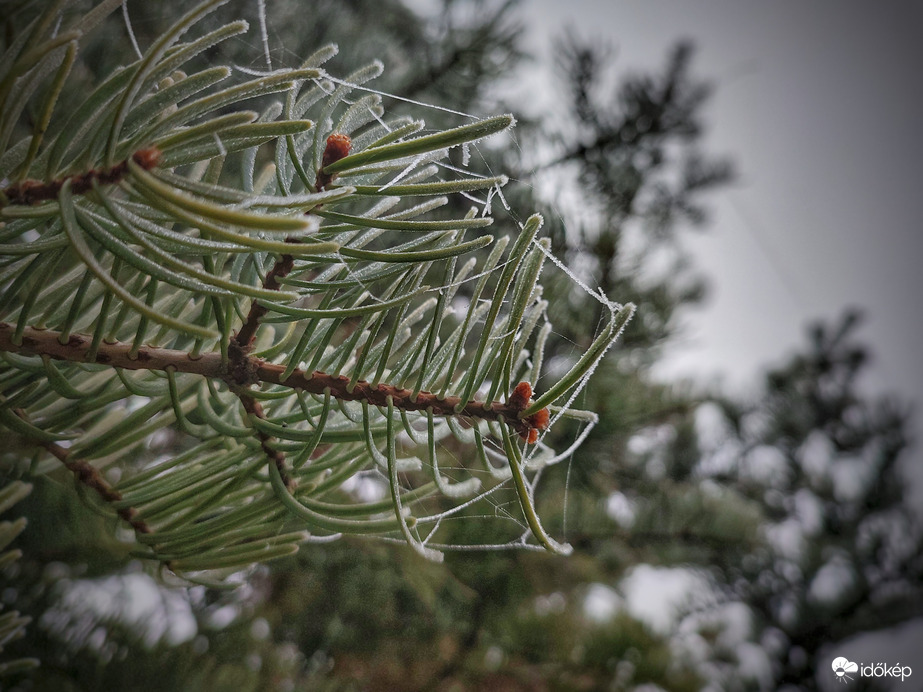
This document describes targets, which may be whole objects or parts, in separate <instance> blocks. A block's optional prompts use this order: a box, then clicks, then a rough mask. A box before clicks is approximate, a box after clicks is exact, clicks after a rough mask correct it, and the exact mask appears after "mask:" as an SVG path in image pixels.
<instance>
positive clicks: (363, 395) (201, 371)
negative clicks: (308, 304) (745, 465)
mask: <svg viewBox="0 0 923 692" xmlns="http://www.w3.org/2000/svg"><path fill="white" fill-rule="evenodd" d="M14 333H15V327H13V326H12V325H9V324H6V323H2V322H0V351H8V352H11V353H21V354H25V355H47V356H49V357H51V358H54V359H56V360H64V361H70V362H75V363H85V362H93V363H101V364H104V365H109V366H111V367H114V368H123V369H126V370H160V371H162V370H166V369H167V368H168V367H172V368H174V369H175V370H176V371H177V372H182V373H190V374H195V375H201V376H203V377H210V378H213V379H220V380H224V381H225V382H228V383H229V384H231V385H232V386H235V387H238V388H241V387H244V386H247V385H251V384H258V383H260V382H266V383H269V384H277V385H281V386H285V387H291V388H293V389H301V390H303V391H305V392H307V393H309V394H323V393H324V392H325V390H327V389H329V390H330V394H331V396H333V397H334V398H337V399H340V400H342V401H367V402H369V403H370V404H372V405H374V406H386V405H387V398H388V397H389V396H390V397H392V399H393V402H394V407H395V408H397V409H398V410H403V411H425V410H427V409H432V411H433V414H434V415H436V416H441V417H448V416H460V417H467V418H473V419H480V420H488V421H497V422H503V423H505V424H506V425H508V426H509V427H510V428H512V429H513V430H515V431H516V432H517V433H519V434H520V435H521V436H522V437H523V438H524V439H526V440H528V441H530V442H534V436H533V431H536V432H535V434H536V435H537V431H541V430H544V429H545V428H546V427H547V425H548V410H547V409H542V410H541V411H539V412H538V413H536V414H534V415H532V416H528V417H522V416H521V414H522V411H523V410H524V409H525V408H526V407H527V406H528V403H529V397H531V387H530V388H529V391H528V393H527V392H525V390H524V388H521V387H517V389H518V392H519V393H518V394H515V392H516V390H514V394H515V395H514V396H511V397H510V400H509V401H507V402H505V403H504V402H499V401H494V402H483V401H477V400H472V401H468V402H462V401H461V399H459V398H458V397H456V396H448V397H445V398H439V397H438V396H437V395H435V394H433V393H431V392H425V391H424V392H420V393H419V394H417V396H416V398H414V397H413V396H412V395H413V392H412V391H411V390H409V389H404V388H401V387H396V386H394V385H390V384H373V383H370V382H366V381H365V380H359V381H358V382H356V383H355V385H354V386H352V387H351V386H350V382H351V381H350V379H349V378H348V377H346V376H345V375H329V374H327V373H323V372H320V371H314V372H306V371H304V370H300V369H296V370H294V371H293V372H292V373H291V374H290V375H289V376H288V377H287V378H284V379H283V375H284V374H285V370H286V368H285V366H284V365H279V364H276V363H267V362H266V361H264V360H262V359H260V358H254V357H253V356H248V355H247V354H245V353H243V352H242V351H241V352H240V353H239V355H235V354H234V349H233V348H232V349H231V355H232V364H231V365H230V367H229V364H228V363H226V362H224V361H223V360H222V358H221V354H220V353H205V354H202V355H199V356H193V355H192V354H190V353H188V352H187V351H178V350H174V349H167V348H156V347H152V346H142V347H141V348H138V349H137V352H136V353H132V348H133V347H132V344H129V343H122V342H116V343H106V342H103V343H100V344H98V349H97V351H96V354H95V356H94V357H93V358H92V359H90V360H89V361H88V359H87V356H88V355H89V354H90V347H91V345H92V343H93V339H92V337H90V336H87V335H83V334H72V335H71V336H70V337H69V339H68V340H67V341H66V342H65V343H63V344H62V343H61V342H60V340H59V338H60V336H61V334H60V332H55V331H52V330H48V329H35V328H32V327H26V328H25V329H24V330H23V334H22V340H21V343H15V342H14V339H13V336H14ZM526 394H528V396H526Z"/></svg>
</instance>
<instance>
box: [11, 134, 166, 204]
mask: <svg viewBox="0 0 923 692" xmlns="http://www.w3.org/2000/svg"><path fill="white" fill-rule="evenodd" d="M129 158H131V159H133V160H134V162H135V163H137V164H138V165H139V166H141V167H142V168H143V169H144V170H146V171H149V170H150V169H152V168H154V167H155V166H157V164H159V163H160V150H159V149H157V148H156V147H148V148H147V149H141V150H139V151H136V152H135V153H134V154H132V155H131V156H130V157H129ZM127 173H128V159H125V160H124V161H122V162H120V163H117V164H115V165H114V166H112V167H111V168H94V169H93V170H90V171H87V172H86V173H80V174H78V175H69V176H65V177H63V178H58V179H57V180H52V181H51V182H44V181H42V180H31V179H29V180H23V181H22V182H19V183H16V184H15V185H10V186H9V187H6V188H4V189H3V194H4V196H5V197H6V199H7V203H8V204H11V205H13V204H19V205H32V204H38V203H40V202H47V201H48V200H52V199H57V198H58V193H60V192H61V188H62V187H63V186H64V183H65V182H67V181H68V180H70V181H71V192H72V193H73V194H75V195H85V194H86V193H87V192H89V191H90V190H92V189H93V183H94V182H98V183H101V184H103V185H112V184H113V183H117V182H119V181H120V180H122V179H123V178H124V177H125V176H126V174H127Z"/></svg>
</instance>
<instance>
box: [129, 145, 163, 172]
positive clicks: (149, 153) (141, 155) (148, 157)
mask: <svg viewBox="0 0 923 692" xmlns="http://www.w3.org/2000/svg"><path fill="white" fill-rule="evenodd" d="M132 158H133V159H134V160H135V163H136V164H138V165H139V166H141V168H143V169H144V170H146V171H149V170H151V169H152V168H154V167H155V166H157V165H158V164H159V163H160V149H158V148H157V147H149V148H147V149H139V150H138V151H136V152H135V153H134V154H132Z"/></svg>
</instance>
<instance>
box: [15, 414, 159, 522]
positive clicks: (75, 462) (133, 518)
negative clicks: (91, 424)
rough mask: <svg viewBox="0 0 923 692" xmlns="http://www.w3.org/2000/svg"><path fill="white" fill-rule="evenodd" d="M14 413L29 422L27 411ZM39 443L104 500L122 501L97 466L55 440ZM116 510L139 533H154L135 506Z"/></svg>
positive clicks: (111, 502)
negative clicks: (77, 456)
mask: <svg viewBox="0 0 923 692" xmlns="http://www.w3.org/2000/svg"><path fill="white" fill-rule="evenodd" d="M14 413H15V414H16V415H17V416H19V417H20V418H22V419H23V420H24V421H26V422H29V418H28V416H27V415H26V413H25V411H23V410H21V409H16V410H14ZM39 444H41V446H42V447H44V448H45V449H46V450H47V451H48V452H49V453H51V455H52V456H54V457H55V458H56V459H57V460H58V461H60V462H61V463H62V464H64V466H65V468H67V470H68V471H70V472H71V473H73V474H74V477H75V478H76V479H77V480H78V481H79V482H80V483H82V484H83V485H85V486H86V487H87V488H90V489H91V490H94V491H95V492H96V494H97V495H99V496H100V497H101V498H102V499H103V501H104V502H106V503H108V504H113V503H116V502H121V501H122V494H121V493H120V492H119V491H118V490H115V489H114V488H113V487H112V486H111V485H109V483H107V482H106V479H105V478H103V477H102V475H101V474H100V472H99V470H98V469H97V468H96V467H95V466H93V465H92V464H90V463H89V462H86V461H83V460H82V459H71V458H70V451H69V450H67V449H65V448H64V447H62V446H61V445H58V444H55V443H54V442H40V443H39ZM116 512H117V513H118V515H119V516H120V517H121V518H122V519H124V520H125V521H126V522H128V523H129V524H131V527H132V528H133V529H134V530H135V531H137V532H138V533H152V529H151V527H150V526H148V525H147V523H146V522H145V521H144V520H142V519H139V518H138V510H136V509H135V508H134V507H122V508H120V509H117V510H116Z"/></svg>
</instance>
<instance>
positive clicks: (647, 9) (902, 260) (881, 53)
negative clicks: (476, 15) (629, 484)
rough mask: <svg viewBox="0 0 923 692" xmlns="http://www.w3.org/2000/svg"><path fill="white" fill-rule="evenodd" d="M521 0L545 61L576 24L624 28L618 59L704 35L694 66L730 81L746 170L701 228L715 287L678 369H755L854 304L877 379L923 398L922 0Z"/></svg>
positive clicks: (729, 109) (718, 101)
mask: <svg viewBox="0 0 923 692" xmlns="http://www.w3.org/2000/svg"><path fill="white" fill-rule="evenodd" d="M523 9H524V10H525V12H524V13H523V15H524V16H526V17H528V18H529V21H530V31H531V34H530V35H531V38H532V45H533V47H535V49H536V53H538V54H539V57H540V58H541V62H540V63H539V65H538V66H537V67H538V68H539V69H542V68H548V67H549V66H550V49H549V46H550V38H551V37H552V36H554V35H556V34H558V33H559V32H560V30H561V28H562V27H564V26H567V25H572V26H575V27H576V28H577V30H578V32H579V33H580V34H581V35H582V36H593V37H600V38H605V39H608V40H610V41H611V42H612V44H613V46H614V47H615V48H616V49H617V55H618V60H617V63H616V66H617V68H618V69H620V70H628V69H650V68H660V67H661V66H662V65H663V64H664V60H665V55H666V51H667V49H668V48H669V46H671V45H672V44H673V43H674V42H675V41H676V40H677V39H679V38H691V39H693V40H694V41H695V43H696V44H697V46H698V52H697V55H696V59H695V61H694V63H693V67H694V70H695V72H696V74H698V75H699V76H701V77H704V78H707V79H709V80H712V81H713V82H714V84H715V87H716V91H715V94H714V96H713V97H712V100H711V101H710V103H709V105H708V107H707V115H708V119H707V123H708V126H709V131H708V135H707V138H706V140H705V146H706V148H707V149H708V150H709V151H710V152H712V153H720V154H728V155H730V156H731V157H732V158H734V160H735V161H736V163H737V164H738V167H739V171H740V179H739V181H738V183H737V184H736V185H735V186H734V187H733V188H731V189H727V190H723V191H721V192H718V193H716V194H715V195H714V196H713V197H712V199H711V203H710V207H711V210H712V221H711V223H710V224H709V227H708V229H707V232H706V233H705V234H701V235H700V234H696V236H695V237H694V238H691V239H690V242H689V243H688V247H689V250H690V252H692V253H693V254H694V255H695V257H696V264H697V265H698V266H699V267H701V269H702V270H703V271H704V272H705V273H706V274H707V275H708V276H709V278H710V281H711V285H712V293H711V300H710V302H709V304H708V306H707V307H706V308H705V309H704V310H701V311H697V312H696V313H694V314H691V315H689V319H687V321H686V330H685V338H684V339H683V340H682V341H681V342H680V343H679V344H678V345H677V347H676V348H675V349H674V350H673V351H672V356H673V357H672V358H671V359H670V361H669V363H668V365H667V367H666V368H665V369H664V372H669V373H670V374H677V373H679V374H693V375H696V376H698V377H702V376H703V375H706V376H707V375H711V374H715V375H721V376H723V377H724V379H726V380H727V381H728V382H729V383H730V384H733V385H743V384H746V383H749V382H752V381H753V377H754V375H755V374H756V373H757V372H758V371H759V369H760V368H761V367H762V366H765V365H769V364H772V363H773V362H778V361H779V360H780V358H781V356H782V355H783V354H784V353H787V352H789V351H790V350H791V349H792V348H794V347H795V346H796V345H798V344H800V343H802V342H803V336H802V335H803V327H804V325H805V323H806V322H807V321H809V320H811V319H813V318H817V317H832V316H834V315H837V314H839V312H840V310H841V309H842V308H843V307H844V306H846V305H856V306H859V307H862V308H864V309H865V310H866V312H867V318H868V319H867V321H866V323H865V326H864V327H863V329H862V332H861V336H862V338H863V339H864V340H865V341H867V342H868V343H870V344H872V345H873V346H874V349H875V363H874V366H873V368H872V371H871V376H870V378H869V381H868V384H869V385H870V386H871V387H872V388H873V389H874V390H876V391H882V390H885V389H887V390H893V391H899V392H901V393H902V394H903V395H904V396H905V397H906V398H912V399H923V396H921V395H923V366H921V365H920V357H919V356H918V354H917V351H918V349H919V345H920V343H921V338H920V337H921V336H923V329H921V326H920V315H921V310H920V308H919V307H918V301H919V300H920V297H921V296H923V280H921V278H920V276H921V272H920V270H919V265H920V261H921V259H923V252H921V250H923V241H921V239H920V232H921V224H920V221H919V219H920V218H921V213H920V211H921V210H920V207H921V199H923V194H921V193H923V191H921V190H920V189H919V188H920V183H921V182H923V175H921V173H920V165H921V162H923V136H921V132H920V123H923V96H921V95H920V94H919V92H920V88H921V86H923V77H921V76H920V73H919V69H920V68H921V67H923V42H921V41H920V36H921V29H923V4H920V3H912V2H893V3H880V4H879V3H876V4H874V5H873V4H872V3H868V2H858V1H855V0H849V1H843V0H824V1H820V2H812V3H804V2H796V1H795V0H784V1H782V2H772V3H755V2H754V3H740V2H735V1H731V0H704V1H701V2H695V3H687V2H679V1H677V0H672V1H666V0H653V1H651V2H634V1H632V2H628V1H627V0H621V1H612V0H571V1H570V2H566V3H562V2H559V1H557V0H526V2H525V3H524V5H523ZM543 48H544V49H543ZM546 83H547V81H546ZM613 298H614V299H616V300H617V299H618V296H613Z"/></svg>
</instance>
